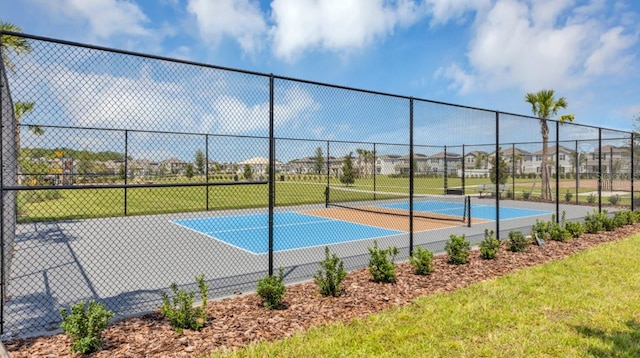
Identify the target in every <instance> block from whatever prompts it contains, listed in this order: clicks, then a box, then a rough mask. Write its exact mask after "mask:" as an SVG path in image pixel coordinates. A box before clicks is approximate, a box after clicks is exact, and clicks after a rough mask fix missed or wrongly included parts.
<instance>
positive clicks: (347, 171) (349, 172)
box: [340, 152, 356, 185]
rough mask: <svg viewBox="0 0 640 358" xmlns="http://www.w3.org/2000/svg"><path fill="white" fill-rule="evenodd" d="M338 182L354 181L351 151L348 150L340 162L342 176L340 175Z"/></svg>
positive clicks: (351, 182)
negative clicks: (347, 153)
mask: <svg viewBox="0 0 640 358" xmlns="http://www.w3.org/2000/svg"><path fill="white" fill-rule="evenodd" d="M340 182H341V183H342V184H345V185H349V184H353V183H355V182H356V180H355V176H354V173H353V152H350V153H349V155H347V156H346V157H345V158H344V161H343V162H342V176H341V177H340Z"/></svg>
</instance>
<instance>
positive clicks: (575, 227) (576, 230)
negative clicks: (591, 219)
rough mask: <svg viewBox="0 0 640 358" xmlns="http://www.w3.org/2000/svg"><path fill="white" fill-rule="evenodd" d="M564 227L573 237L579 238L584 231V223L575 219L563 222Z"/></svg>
mask: <svg viewBox="0 0 640 358" xmlns="http://www.w3.org/2000/svg"><path fill="white" fill-rule="evenodd" d="M564 228H565V230H567V232H568V233H569V235H570V236H571V237H572V238H574V239H577V238H579V237H580V236H582V234H583V233H584V225H582V223H580V222H577V221H567V222H565V223H564Z"/></svg>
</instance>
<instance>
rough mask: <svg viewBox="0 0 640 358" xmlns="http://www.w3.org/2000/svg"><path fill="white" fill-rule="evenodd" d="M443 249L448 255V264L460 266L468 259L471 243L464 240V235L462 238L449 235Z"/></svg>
mask: <svg viewBox="0 0 640 358" xmlns="http://www.w3.org/2000/svg"><path fill="white" fill-rule="evenodd" d="M444 249H445V251H446V252H447V254H448V255H449V263H452V264H455V265H462V264H466V263H467V261H468V259H469V252H470V251H471V243H470V242H469V241H468V240H467V239H466V238H465V235H464V234H462V236H456V235H451V236H450V237H449V240H447V242H446V244H445V246H444Z"/></svg>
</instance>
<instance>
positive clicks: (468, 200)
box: [465, 195, 471, 227]
mask: <svg viewBox="0 0 640 358" xmlns="http://www.w3.org/2000/svg"><path fill="white" fill-rule="evenodd" d="M465 203H466V204H465V205H466V206H467V208H466V211H467V227H471V195H467V196H466V197H465Z"/></svg>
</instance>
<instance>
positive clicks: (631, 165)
mask: <svg viewBox="0 0 640 358" xmlns="http://www.w3.org/2000/svg"><path fill="white" fill-rule="evenodd" d="M634 140H635V138H634V135H633V132H631V144H630V145H629V148H631V154H630V155H631V163H630V166H629V168H630V170H631V173H630V174H631V175H630V179H631V211H634V210H635V209H636V208H635V205H634V201H635V197H634V195H633V191H634V179H635V176H636V171H635V167H634V163H633V162H634V158H633V152H634V151H635V148H634V147H635V143H634Z"/></svg>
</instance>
